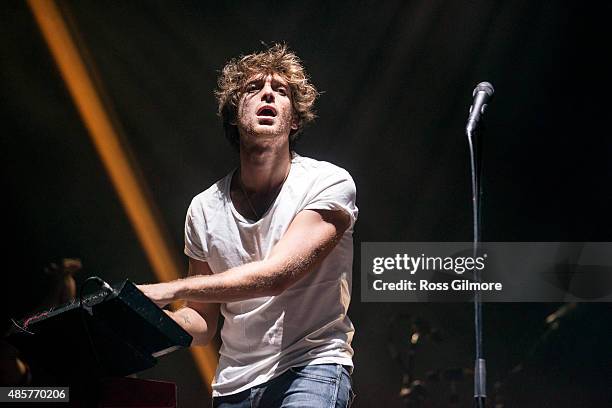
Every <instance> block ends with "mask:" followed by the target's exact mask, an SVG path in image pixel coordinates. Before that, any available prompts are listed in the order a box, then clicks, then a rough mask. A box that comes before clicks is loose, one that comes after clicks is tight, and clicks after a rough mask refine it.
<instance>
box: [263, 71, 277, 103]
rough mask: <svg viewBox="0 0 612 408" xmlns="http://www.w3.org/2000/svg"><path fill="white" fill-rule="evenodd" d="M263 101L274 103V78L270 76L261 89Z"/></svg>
mask: <svg viewBox="0 0 612 408" xmlns="http://www.w3.org/2000/svg"><path fill="white" fill-rule="evenodd" d="M261 100H262V101H264V102H266V103H272V102H274V90H273V89H272V77H271V76H268V77H267V78H266V82H265V83H264V86H263V88H262V89H261Z"/></svg>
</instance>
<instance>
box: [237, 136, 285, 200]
mask: <svg viewBox="0 0 612 408" xmlns="http://www.w3.org/2000/svg"><path fill="white" fill-rule="evenodd" d="M275 147H276V148H274V147H272V146H268V148H261V147H259V148H257V147H247V146H244V145H242V144H241V146H240V179H241V181H242V185H243V186H244V188H245V190H247V192H249V193H258V194H265V193H269V192H271V191H273V190H275V189H276V188H277V187H278V186H279V185H281V184H282V183H283V181H284V180H285V178H286V176H287V173H288V172H289V166H290V164H291V154H290V152H289V145H288V144H282V145H280V146H275Z"/></svg>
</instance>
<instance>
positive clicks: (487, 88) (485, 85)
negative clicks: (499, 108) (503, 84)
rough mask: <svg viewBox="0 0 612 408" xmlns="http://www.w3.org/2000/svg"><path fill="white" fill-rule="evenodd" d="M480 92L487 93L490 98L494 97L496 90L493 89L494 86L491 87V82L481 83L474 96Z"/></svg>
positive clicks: (473, 93)
mask: <svg viewBox="0 0 612 408" xmlns="http://www.w3.org/2000/svg"><path fill="white" fill-rule="evenodd" d="M480 91H484V92H486V93H487V95H488V96H489V98H490V97H491V96H493V93H494V92H495V90H494V89H493V85H491V84H490V83H489V82H481V83H479V84H478V85H476V88H474V92H472V96H476V94H477V93H478V92H480Z"/></svg>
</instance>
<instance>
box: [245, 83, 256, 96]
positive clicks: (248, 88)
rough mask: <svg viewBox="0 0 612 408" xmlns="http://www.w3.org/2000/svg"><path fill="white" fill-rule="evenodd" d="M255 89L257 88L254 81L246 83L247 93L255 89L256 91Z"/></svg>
mask: <svg viewBox="0 0 612 408" xmlns="http://www.w3.org/2000/svg"><path fill="white" fill-rule="evenodd" d="M257 89H258V87H257V84H256V83H254V82H252V83H250V84H248V85H247V86H246V91H247V92H249V93H251V92H255V91H257Z"/></svg>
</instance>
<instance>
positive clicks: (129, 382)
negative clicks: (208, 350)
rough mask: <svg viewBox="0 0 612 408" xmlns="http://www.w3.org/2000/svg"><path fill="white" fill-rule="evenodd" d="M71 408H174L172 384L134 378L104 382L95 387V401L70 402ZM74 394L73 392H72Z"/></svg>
mask: <svg viewBox="0 0 612 408" xmlns="http://www.w3.org/2000/svg"><path fill="white" fill-rule="evenodd" d="M72 391H73V390H72V387H71V389H70V392H71V395H70V400H71V401H70V406H71V407H73V408H81V407H88V408H89V407H96V408H132V407H138V408H176V384H175V383H172V382H167V381H156V380H141V379H138V378H121V377H118V378H106V379H104V380H101V381H100V383H99V384H98V389H97V397H96V396H94V395H92V394H91V393H88V394H89V395H86V396H84V397H85V398H82V397H83V396H81V397H79V396H76V395H75V398H74V399H73V398H72V397H73V393H72ZM75 391H76V390H75Z"/></svg>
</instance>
